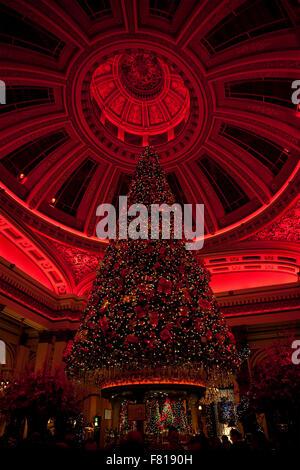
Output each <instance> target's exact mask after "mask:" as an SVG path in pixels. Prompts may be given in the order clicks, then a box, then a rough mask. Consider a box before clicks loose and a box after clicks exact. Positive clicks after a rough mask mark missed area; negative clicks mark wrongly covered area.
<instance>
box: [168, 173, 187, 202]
mask: <svg viewBox="0 0 300 470" xmlns="http://www.w3.org/2000/svg"><path fill="white" fill-rule="evenodd" d="M166 179H167V182H168V185H169V186H170V189H171V191H172V193H173V195H174V198H175V202H176V203H178V204H180V205H181V206H183V205H184V204H187V199H186V197H185V194H184V192H183V190H182V187H181V186H180V184H179V181H178V178H177V176H176V174H175V173H168V174H167V176H166Z"/></svg>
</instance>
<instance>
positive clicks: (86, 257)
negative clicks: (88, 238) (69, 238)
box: [53, 242, 100, 285]
mask: <svg viewBox="0 0 300 470" xmlns="http://www.w3.org/2000/svg"><path fill="white" fill-rule="evenodd" d="M53 244H54V246H55V248H56V250H57V251H58V253H59V254H60V256H61V257H62V258H63V259H64V261H65V262H66V263H67V264H68V266H69V268H70V270H71V273H72V276H73V278H74V281H75V284H76V285H78V284H79V282H80V281H81V280H82V279H83V278H85V277H86V276H87V275H88V274H90V273H95V271H96V268H97V266H98V263H99V259H100V255H98V256H97V255H95V254H91V253H89V252H88V251H84V250H80V249H79V248H76V247H72V246H67V245H62V244H61V243H57V242H54V243H53Z"/></svg>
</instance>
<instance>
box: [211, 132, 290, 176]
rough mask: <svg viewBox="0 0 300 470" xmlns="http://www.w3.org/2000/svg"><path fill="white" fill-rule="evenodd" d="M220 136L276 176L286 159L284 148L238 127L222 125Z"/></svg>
mask: <svg viewBox="0 0 300 470" xmlns="http://www.w3.org/2000/svg"><path fill="white" fill-rule="evenodd" d="M220 135H222V136H224V137H225V138H226V139H228V140H230V141H231V142H234V143H235V144H236V145H239V146H240V147H242V148H243V149H245V150H246V151H247V152H248V153H250V154H251V155H252V156H253V157H255V158H257V159H258V160H259V161H260V162H261V163H262V164H263V165H265V166H266V167H267V168H269V170H270V171H271V172H272V173H273V175H274V176H276V175H277V174H278V173H279V171H280V170H281V168H282V167H283V165H284V164H285V162H286V161H287V159H288V154H287V153H286V152H285V150H284V148H283V147H281V146H280V145H278V144H275V143H274V142H271V141H270V140H269V139H267V138H265V137H261V136H258V135H256V134H254V133H252V132H250V131H246V130H245V129H241V128H239V127H235V126H231V125H227V124H223V125H222V126H221V129H220Z"/></svg>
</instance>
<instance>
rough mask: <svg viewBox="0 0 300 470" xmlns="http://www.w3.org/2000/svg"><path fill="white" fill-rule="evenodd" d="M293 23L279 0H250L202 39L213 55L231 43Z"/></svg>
mask: <svg viewBox="0 0 300 470" xmlns="http://www.w3.org/2000/svg"><path fill="white" fill-rule="evenodd" d="M291 26H292V23H291V21H290V20H289V18H288V16H287V14H286V12H285V10H284V9H283V7H282V5H281V2H280V1H279V0H272V1H269V0H247V1H246V2H244V3H243V4H242V5H241V6H240V7H238V8H236V9H235V10H233V11H232V12H231V13H230V14H229V15H227V16H226V17H225V18H224V19H223V20H222V21H221V22H220V23H218V24H217V25H216V26H215V27H214V28H213V29H212V30H211V31H210V32H209V33H207V34H206V35H205V36H204V37H203V38H202V39H201V43H202V44H203V46H204V47H206V49H207V51H208V53H209V54H210V55H215V54H216V53H217V52H220V51H223V50H225V49H227V48H228V47H231V46H234V45H235V44H239V43H241V42H243V41H247V40H248V39H253V38H255V37H257V36H262V35H263V34H267V33H271V32H274V31H278V30H281V29H285V28H289V27H291Z"/></svg>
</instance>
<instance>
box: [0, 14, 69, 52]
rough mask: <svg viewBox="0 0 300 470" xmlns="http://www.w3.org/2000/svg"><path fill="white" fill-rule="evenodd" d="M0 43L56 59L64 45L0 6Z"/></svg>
mask: <svg viewBox="0 0 300 470" xmlns="http://www.w3.org/2000/svg"><path fill="white" fill-rule="evenodd" d="M0 15H1V20H2V21H1V32H0V42H4V43H7V44H12V45H13V46H20V47H25V48H26V49H31V50H32V51H36V52H40V53H41V54H46V55H48V56H52V57H54V58H55V59H57V58H58V57H59V55H60V53H61V51H62V49H63V48H64V46H65V43H64V42H63V41H61V40H60V39H58V38H57V37H56V36H54V34H52V33H50V32H49V31H47V30H46V29H45V28H43V27H42V26H39V25H37V24H36V23H34V22H33V21H31V20H30V19H29V18H27V17H26V16H24V15H22V14H20V13H18V12H16V11H15V10H12V9H11V8H8V7H7V6H4V5H0Z"/></svg>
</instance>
